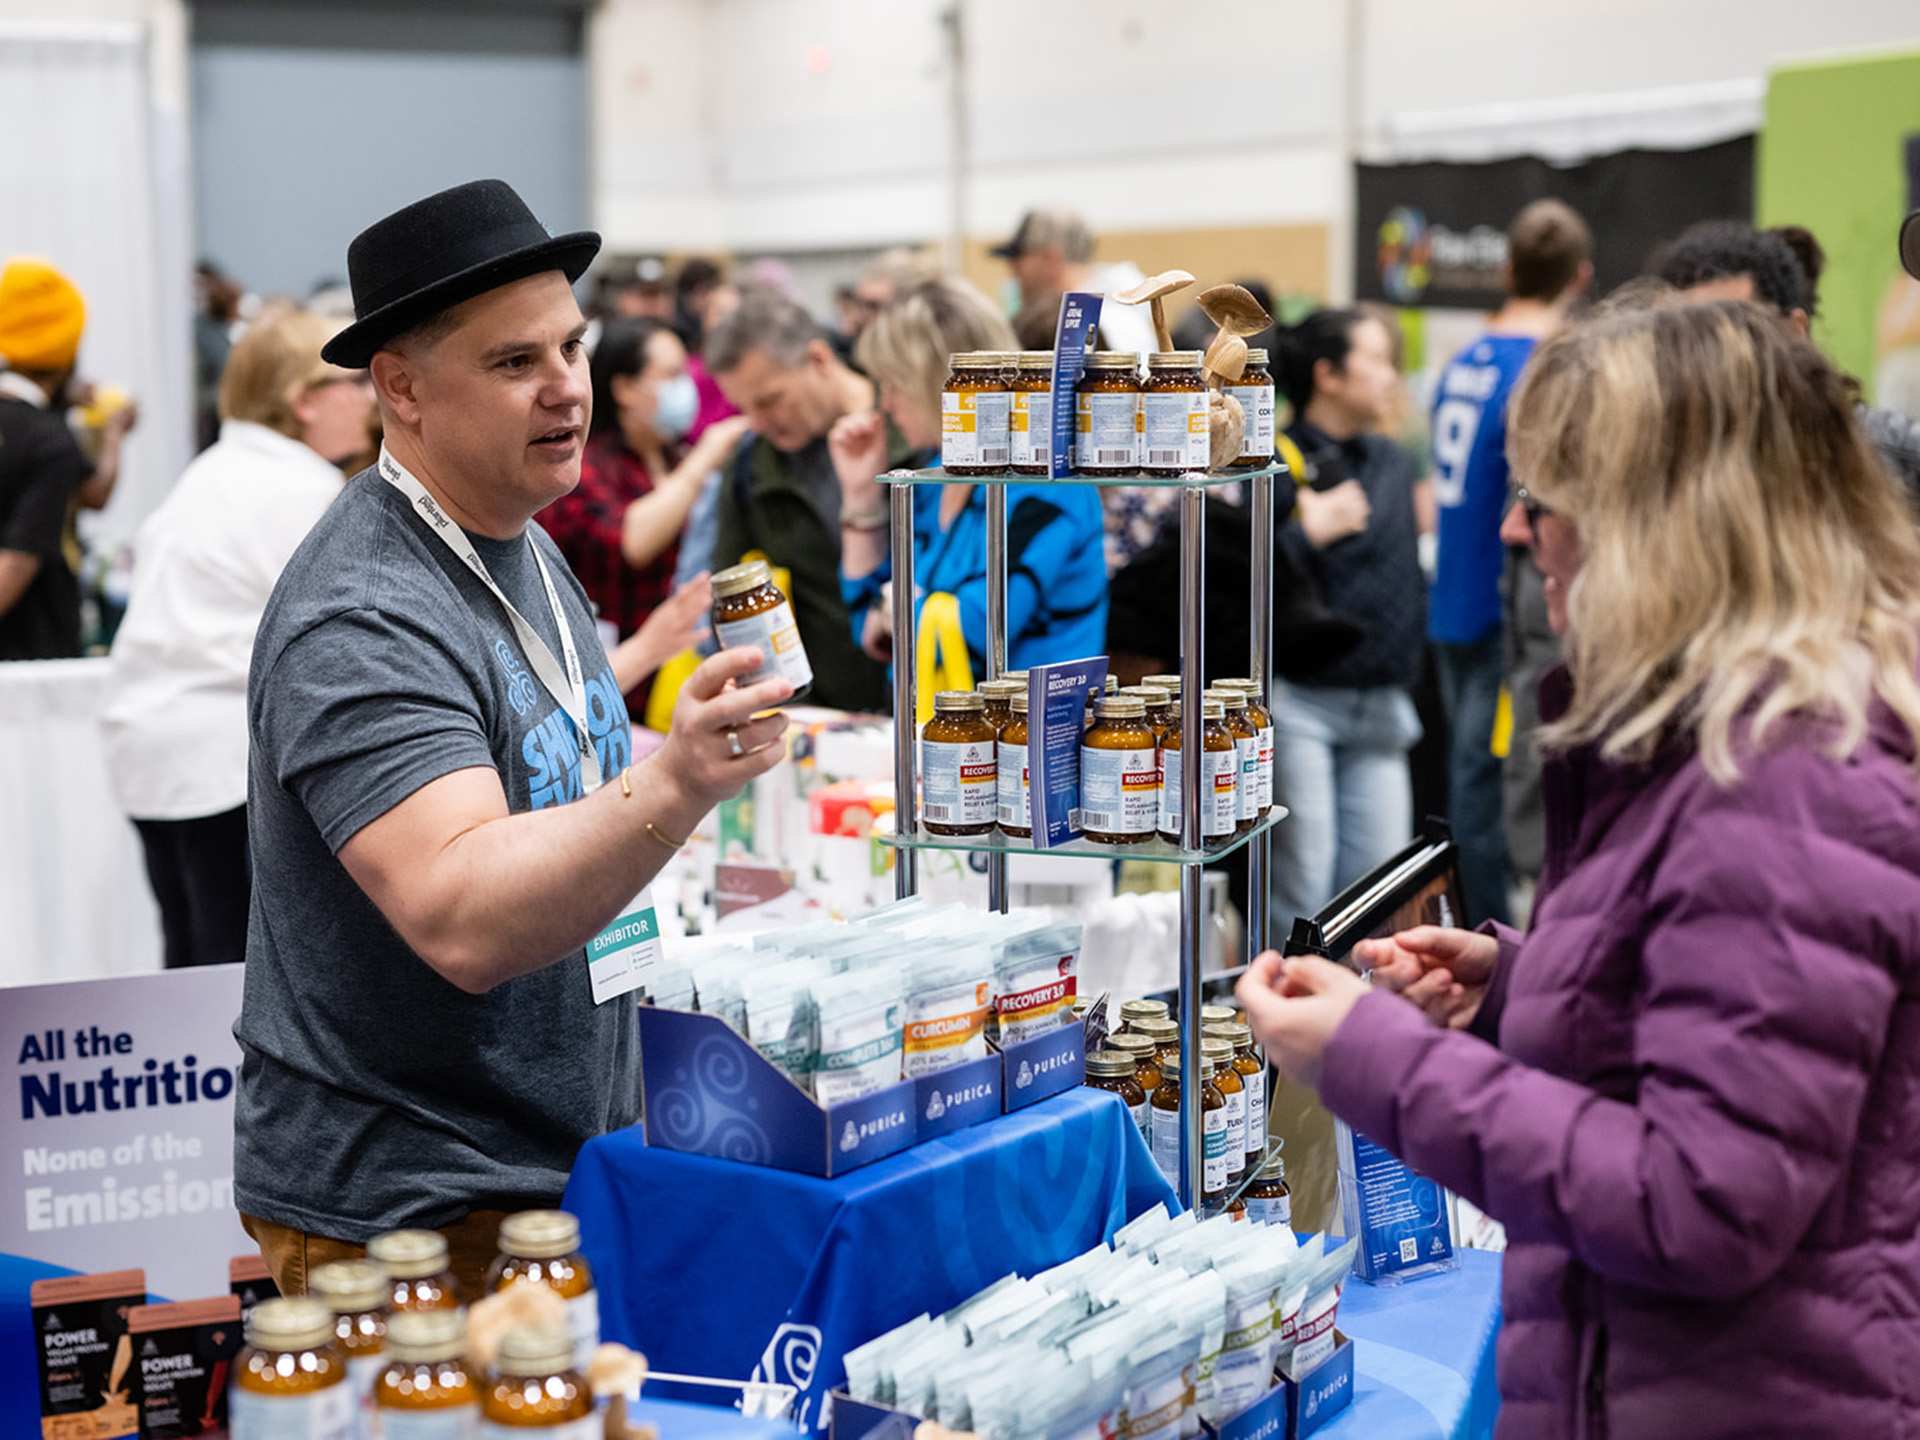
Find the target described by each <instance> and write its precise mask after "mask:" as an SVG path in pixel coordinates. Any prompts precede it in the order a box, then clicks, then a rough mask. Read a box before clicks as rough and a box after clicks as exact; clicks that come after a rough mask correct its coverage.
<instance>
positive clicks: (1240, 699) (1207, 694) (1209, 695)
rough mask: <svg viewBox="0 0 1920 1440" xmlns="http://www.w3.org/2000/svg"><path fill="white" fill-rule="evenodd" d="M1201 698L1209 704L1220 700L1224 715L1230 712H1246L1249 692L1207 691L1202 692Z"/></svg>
mask: <svg viewBox="0 0 1920 1440" xmlns="http://www.w3.org/2000/svg"><path fill="white" fill-rule="evenodd" d="M1200 698H1201V700H1202V701H1203V702H1205V703H1207V704H1211V703H1212V702H1214V701H1215V700H1218V701H1219V702H1220V705H1221V707H1222V711H1221V713H1222V714H1225V713H1226V711H1229V710H1244V709H1246V708H1247V692H1246V691H1244V690H1220V689H1212V690H1206V691H1203V692H1201V696H1200Z"/></svg>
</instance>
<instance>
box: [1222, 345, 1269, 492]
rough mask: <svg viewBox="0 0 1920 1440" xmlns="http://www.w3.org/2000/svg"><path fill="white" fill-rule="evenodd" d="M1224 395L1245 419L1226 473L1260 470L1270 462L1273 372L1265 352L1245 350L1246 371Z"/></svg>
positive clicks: (1228, 387)
mask: <svg viewBox="0 0 1920 1440" xmlns="http://www.w3.org/2000/svg"><path fill="white" fill-rule="evenodd" d="M1227 394H1229V395H1231V396H1233V398H1234V399H1236V400H1238V401H1239V402H1240V412H1241V414H1242V415H1244V416H1245V417H1246V429H1245V431H1244V433H1243V434H1242V436H1241V440H1240V458H1239V459H1238V460H1236V461H1234V462H1233V464H1232V465H1230V466H1228V467H1227V468H1228V469H1230V470H1260V469H1263V468H1265V467H1266V466H1268V465H1271V464H1272V463H1273V372H1272V371H1270V370H1269V369H1267V352H1266V351H1264V350H1254V349H1250V350H1248V351H1247V368H1246V369H1245V370H1244V371H1242V372H1241V374H1240V378H1239V379H1238V380H1236V381H1234V383H1233V384H1231V385H1229V386H1227Z"/></svg>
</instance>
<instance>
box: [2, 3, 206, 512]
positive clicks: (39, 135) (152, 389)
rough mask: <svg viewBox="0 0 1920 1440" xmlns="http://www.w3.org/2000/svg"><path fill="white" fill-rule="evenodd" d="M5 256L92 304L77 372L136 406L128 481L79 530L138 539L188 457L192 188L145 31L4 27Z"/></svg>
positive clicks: (179, 129) (181, 136)
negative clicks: (162, 103) (161, 100)
mask: <svg viewBox="0 0 1920 1440" xmlns="http://www.w3.org/2000/svg"><path fill="white" fill-rule="evenodd" d="M0 135H3V136H5V137H6V143H5V144H0V197H4V199H0V257H4V256H6V255H15V254H22V253H25V254H34V255H42V256H45V257H46V258H47V259H49V260H51V261H52V262H53V263H54V264H56V265H58V266H59V267H60V268H61V269H62V270H64V271H65V272H66V273H67V274H68V275H69V276H70V277H71V278H72V279H73V282H74V283H75V284H76V285H78V286H79V287H80V290H81V292H82V293H83V294H84V295H85V296H86V297H87V332H86V338H85V339H84V340H83V341H82V342H81V348H80V373H81V375H82V377H83V378H86V379H91V380H96V381H100V382H103V383H110V384H114V385H118V386H119V387H121V388H122V389H124V390H126V391H128V392H129V393H131V394H132V395H134V396H135V397H136V398H137V399H138V400H139V402H140V413H141V419H140V425H139V428H138V429H137V430H135V431H134V433H133V435H132V437H131V438H130V440H129V442H128V449H127V452H126V459H125V466H124V469H123V470H122V473H121V481H120V488H119V490H118V492H117V493H116V494H115V496H114V499H113V501H112V503H111V504H110V505H109V506H108V507H107V508H106V510H105V511H103V512H101V514H100V515H98V516H91V517H86V518H85V519H84V521H83V526H82V533H83V534H85V535H87V536H88V538H89V539H90V540H95V541H97V542H98V543H99V544H100V545H102V546H103V547H111V546H113V545H115V544H117V543H119V542H120V541H123V540H125V539H127V538H129V537H130V536H131V535H132V533H133V531H134V530H135V529H136V528H137V527H138V526H139V523H140V521H141V519H142V518H144V517H145V515H146V514H147V512H148V511H150V510H151V509H153V507H154V506H155V505H157V504H158V503H159V501H160V498H161V497H162V496H164V495H165V494H166V492H167V490H168V488H169V487H170V486H171V485H172V484H173V481H174V479H175V477H176V476H178V475H179V473H180V471H181V469H182V468H184V467H185V465H186V463H187V461H188V459H189V458H191V456H192V437H193V428H192V413H191V412H192V406H193V340H192V329H191V314H192V280H193V277H192V273H191V271H192V264H193V261H192V257H191V256H190V254H189V251H188V245H189V233H190V232H189V228H188V226H189V219H190V216H191V213H192V210H191V195H190V192H189V189H188V184H187V181H188V171H187V150H186V132H185V127H184V125H183V123H182V120H181V117H180V116H178V115H177V114H170V113H167V112H164V111H162V110H161V109H159V108H158V107H157V106H156V105H155V103H154V99H153V89H152V84H151V79H150V70H149V64H148V36H147V33H146V28H145V27H144V26H142V25H129V24H97V25H66V24H60V25H41V24H29V23H0Z"/></svg>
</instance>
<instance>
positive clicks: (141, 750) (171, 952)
mask: <svg viewBox="0 0 1920 1440" xmlns="http://www.w3.org/2000/svg"><path fill="white" fill-rule="evenodd" d="M339 328H340V324H339V322H338V321H335V320H327V319H323V318H322V317H321V316H318V315H315V314H312V313H311V312H308V311H304V310H285V311H281V312H279V313H277V314H272V315H269V316H268V317H267V318H265V319H263V320H262V321H260V323H258V324H257V325H255V326H254V327H253V328H252V329H251V330H249V331H248V332H247V334H246V336H245V337H244V338H243V339H242V340H241V341H240V343H239V344H237V345H236V346H234V348H233V353H232V355H230V356H229V357H228V359H227V366H226V370H225V371H224V372H223V374H222V375H221V379H220V438H219V440H218V441H217V442H216V443H215V444H214V445H213V446H211V447H210V448H209V449H207V450H206V451H205V452H204V453H202V454H201V455H200V456H198V457H197V458H196V459H195V460H194V461H193V463H192V464H191V465H189V466H188V467H187V468H186V470H185V472H184V473H183V474H182V475H181V476H180V479H179V482H178V483H177V484H176V485H175V486H174V487H173V490H172V492H171V493H170V494H169V495H168V496H167V498H166V500H165V501H164V502H163V503H162V504H161V506H160V508H159V509H157V510H155V511H154V512H153V514H152V515H150V516H149V517H148V518H147V520H146V523H145V524H143V525H142V526H141V527H140V531H139V534H138V536H137V537H136V538H135V540H134V566H133V593H132V595H131V597H130V599H129V601H128V605H127V614H126V619H125V620H124V621H123V622H122V623H121V626H120V629H119V632H118V634H117V635H116V636H115V637H114V642H113V672H114V674H113V678H114V686H113V697H112V699H111V701H110V702H109V703H108V706H107V708H106V710H105V711H104V712H103V714H102V716H101V724H102V727H103V729H104V730H105V738H106V746H107V763H108V768H109V772H110V777H111V779H112V782H113V787H114V791H115V793H116V795H117V796H118V798H119V801H120V804H121V806H122V808H124V809H125V810H126V812H127V814H128V815H129V816H131V817H132V819H133V823H134V826H135V828H136V829H137V830H138V831H139V832H140V842H141V845H142V847H143V848H144V850H145V852H146V862H147V877H148V879H149V881H150V882H151V883H152V885H153V893H154V897H155V899H157V900H158V901H159V904H160V923H161V931H162V935H163V937H164V941H165V958H166V963H167V966H168V968H169V969H172V968H175V967H178V966H183V965H206V964H215V963H219V962H223V961H229V960H240V959H244V958H245V956H246V946H247V902H248V892H249V888H250V868H249V865H248V860H247V663H248V661H249V660H250V659H251V657H252V654H253V634H254V630H255V629H256V628H257V627H258V626H259V623H260V614H261V612H262V611H263V610H264V609H265V608H266V604H267V597H268V596H269V595H270V594H272V593H273V586H274V582H275V581H276V580H278V579H279V578H280V572H281V570H282V569H284V568H285V566H286V563H287V560H288V559H289V557H291V556H292V554H293V552H294V550H295V549H296V548H297V547H298V546H299V544H300V542H301V541H302V540H303V539H305V538H306V534H307V531H308V530H310V529H312V528H313V523H314V521H316V520H318V519H319V518H320V516H321V514H322V513H323V512H324V511H325V510H326V508H327V506H328V505H330V504H331V503H332V502H333V499H334V497H335V496H336V495H338V494H339V493H340V487H341V484H342V481H343V479H344V477H343V475H342V473H341V469H340V465H341V464H342V463H348V464H353V463H356V462H359V461H361V460H363V459H364V458H365V457H366V452H367V451H368V449H369V434H370V429H369V427H370V423H371V420H372V416H373V387H372V386H371V384H369V383H368V380H367V374H366V372H365V371H364V370H339V369H335V368H334V367H333V366H331V365H329V364H327V363H326V362H325V361H323V360H322V359H321V358H320V347H321V346H322V345H324V344H326V343H327V341H328V340H330V339H332V338H333V335H334V332H335V331H336V330H338V329H339Z"/></svg>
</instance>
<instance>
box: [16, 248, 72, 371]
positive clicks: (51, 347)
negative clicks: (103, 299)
mask: <svg viewBox="0 0 1920 1440" xmlns="http://www.w3.org/2000/svg"><path fill="white" fill-rule="evenodd" d="M86 326H87V302H86V300H85V299H84V298H83V297H82V296H81V294H80V292H79V290H78V289H76V288H75V287H74V283H73V282H72V281H71V280H69V279H67V277H66V276H64V275H62V274H61V273H60V272H59V271H58V270H56V269H54V268H53V266H51V265H49V264H48V263H47V262H46V261H45V260H40V259H36V258H35V257H33V256H28V255H17V256H15V257H14V258H13V259H11V260H9V261H7V264H6V268H5V269H4V270H0V359H3V360H5V361H6V362H7V364H8V365H9V366H11V367H12V368H13V369H15V370H35V371H47V372H58V371H62V370H67V369H70V368H72V365H73V362H74V358H75V357H76V356H77V355H78V354H79V353H80V333H81V332H82V331H83V330H85V329H86Z"/></svg>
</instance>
